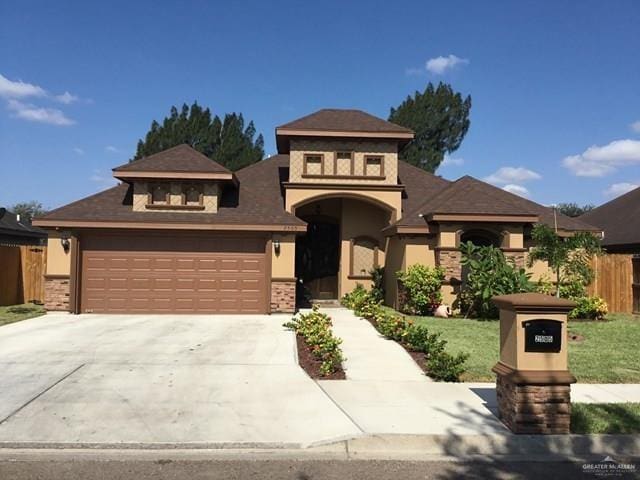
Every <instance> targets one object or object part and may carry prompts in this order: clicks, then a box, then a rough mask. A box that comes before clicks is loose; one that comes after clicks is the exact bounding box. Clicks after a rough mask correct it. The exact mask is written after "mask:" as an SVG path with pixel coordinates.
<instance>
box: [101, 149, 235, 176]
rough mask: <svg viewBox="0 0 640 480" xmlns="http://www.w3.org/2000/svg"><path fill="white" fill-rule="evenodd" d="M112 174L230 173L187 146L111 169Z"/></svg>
mask: <svg viewBox="0 0 640 480" xmlns="http://www.w3.org/2000/svg"><path fill="white" fill-rule="evenodd" d="M113 171H114V172H116V173H117V172H197V173H227V174H231V172H230V171H229V170H228V169H227V168H225V167H223V166H222V165H220V164H219V163H217V162H215V161H214V160H211V159H210V158H209V157H207V156H206V155H203V154H202V153H200V152H198V151H197V150H195V149H193V148H192V147H190V146H189V145H187V144H182V145H177V146H175V147H173V148H169V149H167V150H164V151H162V152H158V153H154V154H153V155H149V156H148V157H143V158H141V159H139V160H135V161H133V162H129V163H125V164H124V165H120V166H119V167H116V168H114V169H113Z"/></svg>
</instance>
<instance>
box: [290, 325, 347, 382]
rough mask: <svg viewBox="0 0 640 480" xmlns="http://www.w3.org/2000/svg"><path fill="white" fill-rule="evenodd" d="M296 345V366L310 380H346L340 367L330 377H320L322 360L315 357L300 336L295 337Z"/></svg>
mask: <svg viewBox="0 0 640 480" xmlns="http://www.w3.org/2000/svg"><path fill="white" fill-rule="evenodd" d="M296 343H297V344H298V364H299V365H300V366H301V367H302V369H303V370H304V371H305V372H307V375H309V376H310V377H311V378H313V379H318V380H344V379H345V378H347V377H346V375H345V373H344V370H343V369H342V366H341V367H340V368H339V369H338V370H336V371H335V372H333V373H332V374H330V375H322V373H320V365H322V360H319V359H317V358H316V357H315V355H314V354H313V352H312V351H311V347H309V345H307V342H306V341H305V340H304V337H303V336H302V335H296Z"/></svg>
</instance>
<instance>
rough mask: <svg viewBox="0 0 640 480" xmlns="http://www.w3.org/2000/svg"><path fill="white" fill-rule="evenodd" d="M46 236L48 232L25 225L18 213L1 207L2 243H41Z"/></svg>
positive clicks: (0, 231)
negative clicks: (19, 218)
mask: <svg viewBox="0 0 640 480" xmlns="http://www.w3.org/2000/svg"><path fill="white" fill-rule="evenodd" d="M45 238H47V232H45V231H44V230H42V229H40V228H37V227H32V226H30V225H25V224H24V223H22V222H20V221H19V220H18V216H17V215H16V214H14V213H11V212H10V211H8V210H7V209H6V208H0V245H41V244H42V243H43V242H44V239H45Z"/></svg>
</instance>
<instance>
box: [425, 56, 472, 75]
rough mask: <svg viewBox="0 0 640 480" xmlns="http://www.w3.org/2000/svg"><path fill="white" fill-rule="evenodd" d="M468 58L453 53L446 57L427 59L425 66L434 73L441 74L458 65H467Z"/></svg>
mask: <svg viewBox="0 0 640 480" xmlns="http://www.w3.org/2000/svg"><path fill="white" fill-rule="evenodd" d="M468 63H469V60H468V59H466V58H460V57H457V56H455V55H448V56H446V57H442V56H440V57H435V58H430V59H429V60H427V64H426V68H427V70H428V71H429V72H431V73H434V74H436V75H442V74H443V73H445V72H446V71H447V70H451V69H453V68H455V67H457V66H458V65H467V64H468Z"/></svg>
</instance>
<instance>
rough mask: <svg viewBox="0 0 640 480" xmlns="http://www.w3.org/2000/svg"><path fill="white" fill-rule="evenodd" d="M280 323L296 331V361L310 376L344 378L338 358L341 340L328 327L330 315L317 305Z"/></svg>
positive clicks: (329, 326)
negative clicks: (321, 310) (307, 311)
mask: <svg viewBox="0 0 640 480" xmlns="http://www.w3.org/2000/svg"><path fill="white" fill-rule="evenodd" d="M284 327H286V328H288V329H289V330H293V331H294V332H295V333H296V343H297V346H298V363H299V365H300V366H301V367H302V368H303V369H304V371H305V372H307V375H309V376H310V377H311V378H322V379H325V380H341V379H344V378H346V377H345V373H344V369H343V368H342V361H343V360H344V355H343V354H342V349H341V348H340V344H341V343H342V340H341V339H340V338H338V337H336V336H335V335H333V332H332V330H331V327H332V323H331V318H330V317H329V316H328V315H327V314H325V313H321V312H320V310H319V308H318V306H317V305H316V306H314V307H313V309H312V310H311V312H309V313H301V314H299V315H298V316H296V317H293V318H292V319H291V321H289V322H287V323H285V324H284Z"/></svg>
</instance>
